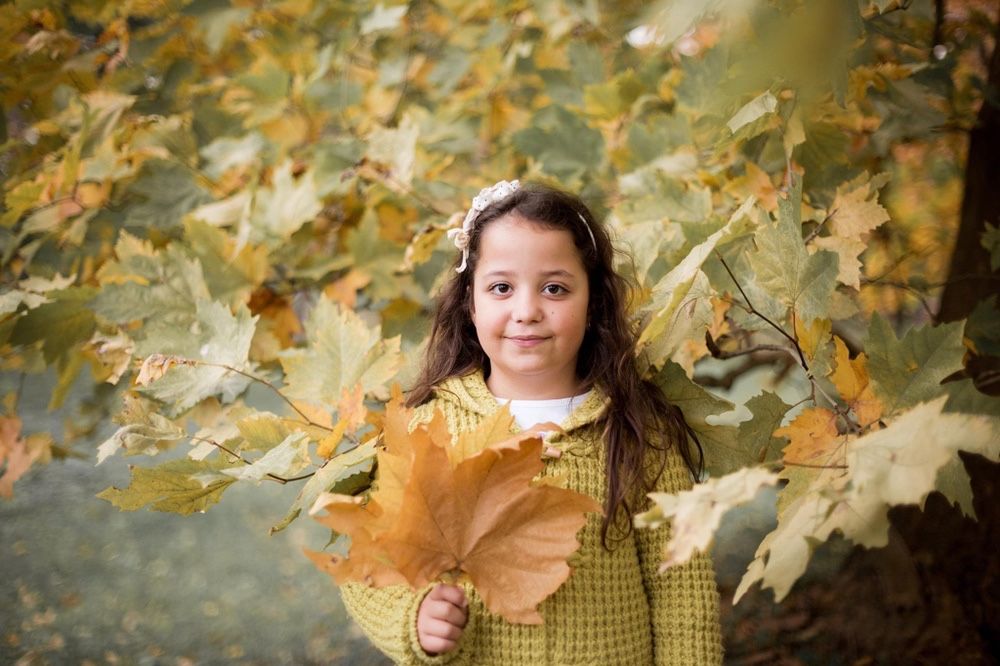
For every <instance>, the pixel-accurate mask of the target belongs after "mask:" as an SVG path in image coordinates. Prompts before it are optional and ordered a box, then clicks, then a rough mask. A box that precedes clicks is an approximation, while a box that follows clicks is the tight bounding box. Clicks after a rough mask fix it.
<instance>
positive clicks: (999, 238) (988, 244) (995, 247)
mask: <svg viewBox="0 0 1000 666" xmlns="http://www.w3.org/2000/svg"><path fill="white" fill-rule="evenodd" d="M981 242H982V246H983V247H984V248H985V249H986V251H987V252H989V253H990V270H991V271H994V272H996V270H997V269H998V268H1000V226H996V227H995V226H993V225H992V224H990V223H989V222H986V231H984V232H983V239H982V241H981Z"/></svg>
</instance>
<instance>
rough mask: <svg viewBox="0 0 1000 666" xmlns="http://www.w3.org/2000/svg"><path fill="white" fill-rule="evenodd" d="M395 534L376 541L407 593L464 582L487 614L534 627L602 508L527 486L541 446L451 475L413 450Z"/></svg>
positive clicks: (441, 454)
mask: <svg viewBox="0 0 1000 666" xmlns="http://www.w3.org/2000/svg"><path fill="white" fill-rule="evenodd" d="M416 453H417V455H416V456H415V458H414V461H413V470H412V472H411V474H410V483H408V484H407V487H406V490H405V493H404V497H403V499H404V501H403V505H402V510H401V512H400V515H399V518H398V519H397V520H396V521H395V525H394V527H393V529H392V530H391V531H390V532H388V533H386V534H383V535H380V536H379V537H378V541H379V542H380V543H381V544H382V545H383V546H384V547H385V549H386V551H387V552H388V553H389V556H390V557H391V558H392V559H393V561H395V562H396V563H398V565H399V568H400V571H401V572H402V573H403V575H404V576H406V578H407V580H409V581H410V584H411V585H413V586H414V587H416V588H419V587H423V586H424V585H427V584H428V583H430V582H432V581H434V580H436V579H438V578H439V577H440V576H441V575H442V574H444V573H447V572H453V571H462V572H465V573H467V574H468V575H469V578H470V579H471V580H472V583H473V585H475V587H476V589H477V590H478V591H479V594H480V595H481V596H482V598H483V602H484V603H485V604H486V607H487V608H489V609H490V610H491V611H493V612H494V613H498V614H500V615H502V616H503V617H505V618H506V619H507V620H509V621H511V622H517V623H524V624H540V623H541V622H542V617H541V615H539V613H538V611H537V606H538V604H539V603H541V602H542V601H543V600H544V599H545V598H546V597H548V596H549V595H550V594H552V593H553V592H555V591H556V590H557V589H558V588H559V586H560V585H562V583H563V582H564V581H565V580H566V579H567V578H568V577H569V574H570V568H569V565H568V564H567V563H566V559H567V558H568V557H569V556H570V555H572V554H573V553H574V552H575V551H576V550H577V549H578V548H579V547H580V543H579V542H578V541H577V540H576V533H577V532H578V531H579V530H580V528H581V527H583V525H584V523H585V522H586V516H585V513H586V512H588V511H600V505H599V504H598V503H597V502H595V501H594V500H593V499H591V498H589V497H587V496H585V495H582V494H580V493H577V492H574V491H571V490H565V489H562V488H555V487H552V486H534V485H532V483H531V480H532V478H533V477H534V476H535V475H536V474H538V473H539V472H540V471H541V470H542V467H543V465H544V463H543V462H542V460H541V454H542V440H541V439H540V438H537V437H534V438H530V439H526V440H522V441H521V442H520V444H519V445H518V447H517V448H505V449H500V450H498V449H493V448H487V449H484V450H483V451H482V452H481V453H479V454H478V455H475V456H473V457H471V458H467V459H466V460H463V461H462V462H461V463H459V464H458V465H457V466H456V467H455V468H454V470H451V469H450V465H449V464H448V457H447V454H446V452H445V451H444V449H443V448H442V447H440V446H424V447H420V448H419V449H417V450H416Z"/></svg>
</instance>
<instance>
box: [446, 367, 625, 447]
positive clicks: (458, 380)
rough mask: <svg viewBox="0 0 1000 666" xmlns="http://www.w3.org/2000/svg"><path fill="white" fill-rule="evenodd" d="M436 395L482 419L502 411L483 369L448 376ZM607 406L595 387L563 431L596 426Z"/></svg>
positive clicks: (563, 427)
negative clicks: (478, 415) (458, 375)
mask: <svg viewBox="0 0 1000 666" xmlns="http://www.w3.org/2000/svg"><path fill="white" fill-rule="evenodd" d="M435 395H436V396H437V397H438V398H439V399H441V400H445V401H448V402H451V403H454V404H456V405H458V406H459V407H461V408H463V409H467V410H468V411H470V412H474V413H476V414H481V415H483V416H486V415H488V414H492V413H493V412H495V411H496V410H498V409H500V403H499V402H497V399H496V398H495V397H494V396H493V394H492V393H490V389H489V388H488V387H487V386H486V381H485V380H484V379H483V372H482V370H475V371H473V372H471V373H469V374H467V375H464V376H462V377H449V378H448V379H446V380H444V381H443V382H441V383H440V384H439V385H438V386H437V388H436V389H435ZM607 404H608V398H607V397H606V396H605V395H604V392H603V391H601V390H600V389H598V388H596V387H595V388H594V389H592V390H591V391H590V393H589V394H588V395H587V399H586V400H584V401H583V402H582V403H581V404H580V405H579V406H578V407H577V408H576V409H574V410H573V413H571V414H570V415H569V416H568V417H567V418H566V420H565V421H564V422H563V423H561V424H560V426H561V427H562V429H563V432H564V433H566V432H569V431H571V430H574V429H576V428H580V427H582V426H585V425H587V424H589V423H594V422H595V421H597V420H598V419H600V418H601V417H602V416H603V415H604V411H605V410H606V409H607Z"/></svg>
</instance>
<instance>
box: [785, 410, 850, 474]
mask: <svg viewBox="0 0 1000 666" xmlns="http://www.w3.org/2000/svg"><path fill="white" fill-rule="evenodd" d="M774 434H775V435H777V436H778V437H787V438H788V439H789V440H790V443H789V445H788V446H786V447H785V448H784V449H782V453H783V454H784V457H785V460H786V461H788V462H791V463H796V462H799V463H817V462H818V464H824V463H827V462H829V460H828V458H829V457H830V455H831V454H833V453H834V452H835V451H836V449H837V448H838V447H839V446H840V444H839V442H838V441H837V440H838V438H839V436H840V435H839V433H838V432H837V415H836V414H835V413H834V412H831V411H830V410H829V409H824V408H823V407H811V408H809V409H806V410H803V412H802V413H801V414H799V415H798V416H797V417H795V420H794V421H792V422H791V423H789V424H788V425H786V426H785V427H783V428H778V429H777V430H775V431H774Z"/></svg>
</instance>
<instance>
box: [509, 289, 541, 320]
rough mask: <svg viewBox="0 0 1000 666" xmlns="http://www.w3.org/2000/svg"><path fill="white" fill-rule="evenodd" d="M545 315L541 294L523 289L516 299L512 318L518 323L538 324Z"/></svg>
mask: <svg viewBox="0 0 1000 666" xmlns="http://www.w3.org/2000/svg"><path fill="white" fill-rule="evenodd" d="M542 314H543V310H542V301H541V296H540V295H539V294H536V293H533V292H531V291H530V290H528V289H522V290H521V291H520V293H518V295H517V297H515V299H514V303H513V311H512V312H511V316H512V318H513V319H514V321H516V322H518V323H525V322H536V321H539V320H541V318H542Z"/></svg>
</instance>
